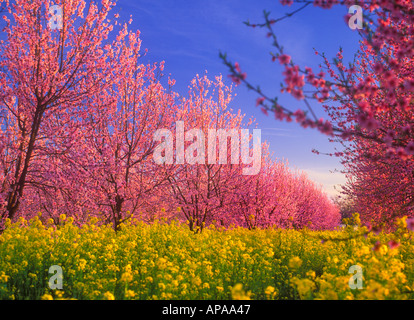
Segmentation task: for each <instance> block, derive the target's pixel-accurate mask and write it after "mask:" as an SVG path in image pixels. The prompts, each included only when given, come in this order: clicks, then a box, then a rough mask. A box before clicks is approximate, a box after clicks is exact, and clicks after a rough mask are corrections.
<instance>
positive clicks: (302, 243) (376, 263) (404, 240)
mask: <svg viewBox="0 0 414 320" xmlns="http://www.w3.org/2000/svg"><path fill="white" fill-rule="evenodd" d="M63 218H64V217H63ZM365 231H366V230H365V229H364V227H361V228H358V229H356V230H354V228H351V227H346V228H345V229H343V230H337V231H309V230H301V231H298V230H291V229H256V230H248V229H243V228H231V229H227V230H224V229H217V228H215V227H214V226H210V227H207V228H205V229H204V230H203V232H202V233H197V234H195V233H194V232H191V231H190V230H189V229H188V226H186V225H185V224H180V223H178V222H170V223H166V222H161V221H156V222H154V223H152V224H146V223H143V222H140V221H132V222H129V223H126V224H124V225H123V226H122V228H121V230H120V231H118V232H114V231H113V229H112V228H111V227H110V226H106V225H98V223H97V220H96V219H92V220H91V221H90V222H89V223H87V224H85V225H83V226H81V227H78V226H75V225H74V224H73V221H72V220H71V219H67V220H66V221H65V223H64V224H63V225H61V226H58V227H56V226H55V225H52V224H49V223H42V222H41V220H40V219H39V218H38V217H36V218H34V219H32V220H30V221H25V220H24V219H20V220H19V221H17V222H16V223H13V224H11V223H10V222H8V226H7V228H6V230H5V231H4V233H3V234H1V235H0V299H45V300H48V299H49V300H51V299H88V300H89V299H109V300H119V299H141V300H157V299H180V300H181V299H182V300H193V299H203V300H204V299H215V300H222V299H225V300H228V299H242V300H247V299H254V300H256V299H257V300H264V299H381V300H382V299H398V300H400V299H412V298H413V297H414V295H413V293H412V292H413V278H414V272H413V271H414V270H413V268H414V263H413V262H414V241H413V239H412V234H411V232H410V231H408V230H407V228H406V226H405V220H404V219H403V220H401V221H399V228H398V230H397V231H395V232H394V233H389V234H385V233H380V234H374V233H368V234H367V235H366V236H362V235H361V234H363V233H365ZM52 266H58V268H61V278H60V279H57V277H56V275H55V273H54V272H51V273H49V272H50V268H51V267H52ZM353 270H356V272H357V273H358V272H359V274H357V273H355V274H354V271H353ZM56 279H57V280H56ZM52 280H53V281H52ZM54 281H56V282H54ZM58 281H61V287H60V288H59V287H58V288H56V286H53V284H56V283H58ZM51 283H52V285H51Z"/></svg>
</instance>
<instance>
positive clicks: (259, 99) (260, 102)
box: [256, 97, 265, 107]
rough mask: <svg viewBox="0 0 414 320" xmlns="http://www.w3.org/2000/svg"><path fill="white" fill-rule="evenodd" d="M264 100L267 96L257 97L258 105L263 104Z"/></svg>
mask: <svg viewBox="0 0 414 320" xmlns="http://www.w3.org/2000/svg"><path fill="white" fill-rule="evenodd" d="M263 101H265V98H264V97H260V98H257V100H256V107H257V106H258V105H260V104H262V103H263Z"/></svg>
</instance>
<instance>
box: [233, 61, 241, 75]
mask: <svg viewBox="0 0 414 320" xmlns="http://www.w3.org/2000/svg"><path fill="white" fill-rule="evenodd" d="M234 69H236V71H237V72H238V73H240V72H241V70H240V65H239V63H238V62H235V63H234Z"/></svg>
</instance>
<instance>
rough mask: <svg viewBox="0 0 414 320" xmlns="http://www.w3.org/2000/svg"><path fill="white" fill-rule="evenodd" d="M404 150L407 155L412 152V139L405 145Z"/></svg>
mask: <svg viewBox="0 0 414 320" xmlns="http://www.w3.org/2000/svg"><path fill="white" fill-rule="evenodd" d="M405 152H406V153H407V154H409V155H413V154H414V141H411V142H409V143H408V144H407V146H406V147H405Z"/></svg>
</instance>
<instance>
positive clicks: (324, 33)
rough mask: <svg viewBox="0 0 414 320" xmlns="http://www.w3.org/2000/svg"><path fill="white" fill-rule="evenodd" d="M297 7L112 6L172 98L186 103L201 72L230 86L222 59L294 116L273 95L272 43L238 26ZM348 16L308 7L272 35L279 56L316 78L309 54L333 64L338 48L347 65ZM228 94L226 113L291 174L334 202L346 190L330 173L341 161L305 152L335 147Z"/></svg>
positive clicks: (263, 0)
mask: <svg viewBox="0 0 414 320" xmlns="http://www.w3.org/2000/svg"><path fill="white" fill-rule="evenodd" d="M299 6H300V5H299V4H296V5H293V6H292V7H286V6H282V5H281V4H280V3H279V1H278V0H271V1H270V0H260V1H257V0H256V1H247V0H224V1H223V0H221V1H220V0H204V1H201V0H191V1H190V0H173V1H171V0H118V2H117V5H116V8H115V11H117V12H119V14H120V17H121V19H122V20H125V21H128V20H129V18H130V15H132V19H133V22H132V24H131V26H130V27H131V28H132V29H133V30H136V29H138V30H140V31H141V36H140V38H141V39H142V48H143V49H148V53H147V55H146V56H145V57H144V58H143V59H144V61H145V62H160V61H165V70H164V73H165V74H167V75H168V74H170V75H171V77H172V78H173V79H175V80H176V85H175V88H174V91H176V92H178V93H180V94H183V95H185V94H186V93H187V91H188V85H189V84H190V81H191V80H192V79H193V78H194V77H195V76H196V74H199V75H203V74H204V73H205V72H207V75H208V76H209V77H210V78H213V77H214V76H216V75H222V76H223V79H224V81H225V84H227V85H231V84H232V82H231V80H230V79H229V78H228V77H227V75H228V74H229V72H228V69H227V67H226V66H225V65H224V64H223V62H222V60H221V59H220V58H219V52H220V51H222V52H226V53H227V55H228V57H229V59H230V60H231V61H232V62H235V61H237V62H239V64H240V66H241V68H242V70H243V71H244V72H246V73H247V77H248V79H249V80H250V81H251V82H252V83H253V84H255V85H260V87H261V88H262V90H263V91H264V92H266V93H267V94H269V95H270V96H279V101H280V102H281V103H282V104H284V105H285V106H287V107H289V108H291V109H292V110H296V109H298V108H299V107H300V108H304V105H303V104H301V103H300V102H298V101H297V100H295V99H293V98H291V97H289V96H288V95H287V94H281V93H280V91H279V89H280V83H281V82H282V79H283V76H282V73H281V72H282V68H281V66H280V65H279V64H278V63H274V62H271V59H270V54H269V52H270V51H272V50H273V47H272V46H271V40H270V39H268V38H267V37H266V36H265V35H266V32H265V30H263V29H260V28H255V29H253V28H249V27H247V26H246V25H244V24H243V21H247V20H250V22H252V23H254V22H259V23H260V22H263V20H264V19H263V10H264V9H266V10H267V11H270V12H271V17H273V18H279V17H281V16H283V15H284V14H285V13H287V12H290V11H293V10H295V9H297V8H299ZM347 11H348V9H347V7H345V6H337V7H334V8H333V9H330V10H323V9H320V8H315V7H311V6H309V7H307V8H306V9H305V10H303V11H301V12H299V13H297V14H295V15H294V16H292V17H291V18H289V19H285V20H283V21H281V22H278V23H277V24H276V25H275V30H276V34H277V35H278V37H279V40H280V42H281V44H282V45H283V46H284V48H285V53H286V54H289V55H291V56H292V59H293V60H294V62H295V63H297V64H299V65H300V66H303V67H304V66H310V67H313V68H315V70H318V68H317V67H318V65H319V64H320V63H321V62H322V61H321V59H320V57H318V56H316V55H315V54H314V50H313V48H315V49H316V50H318V51H319V52H325V53H326V56H327V57H329V58H332V57H334V56H335V54H336V53H337V51H338V49H339V47H342V48H343V50H344V58H345V59H344V60H345V62H347V61H351V60H352V58H353V55H354V53H355V52H356V50H357V49H358V46H359V43H358V41H359V37H358V35H357V33H356V32H355V31H353V30H351V29H350V28H349V27H348V26H347V25H346V24H345V22H344V19H343V17H344V15H346V14H347ZM233 89H234V90H233V93H234V94H235V95H236V96H235V97H234V99H233V101H232V102H231V104H230V107H231V108H232V109H234V110H237V109H241V111H242V113H244V114H245V115H246V118H249V117H254V118H255V119H256V122H257V123H258V128H259V129H261V130H262V141H263V140H267V141H268V142H269V144H270V149H271V151H273V152H274V154H275V156H276V157H277V158H279V159H282V158H283V159H287V160H288V162H289V165H290V167H291V168H297V169H300V170H303V171H306V172H307V173H308V175H309V177H310V178H311V179H312V180H314V181H315V182H317V183H320V184H322V185H323V188H324V189H325V190H326V192H327V193H328V194H329V195H334V194H337V192H336V191H335V190H334V185H338V184H342V183H344V182H345V177H344V176H343V175H342V174H341V173H338V172H337V173H333V172H332V171H334V170H335V169H336V170H340V169H341V168H342V166H341V164H340V162H339V159H338V158H335V157H329V156H324V155H316V154H314V153H312V152H311V150H312V149H317V150H319V151H321V152H333V151H334V147H335V145H334V144H333V143H329V142H328V138H327V137H326V136H324V135H322V134H320V133H319V132H318V131H316V130H313V129H303V128H301V127H300V126H298V125H297V124H296V123H285V122H280V121H278V120H275V119H274V117H273V116H272V115H271V114H269V116H266V115H264V114H263V113H262V112H261V111H260V110H259V109H258V108H256V107H255V101H256V98H257V95H256V94H255V93H254V92H252V91H248V90H247V88H246V87H244V86H243V85H240V86H237V87H234V86H233ZM314 110H315V111H316V114H317V116H318V117H323V118H327V115H326V114H325V113H324V111H323V110H322V109H321V107H320V106H318V105H317V104H314ZM337 147H340V146H339V145H338V146H337Z"/></svg>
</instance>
